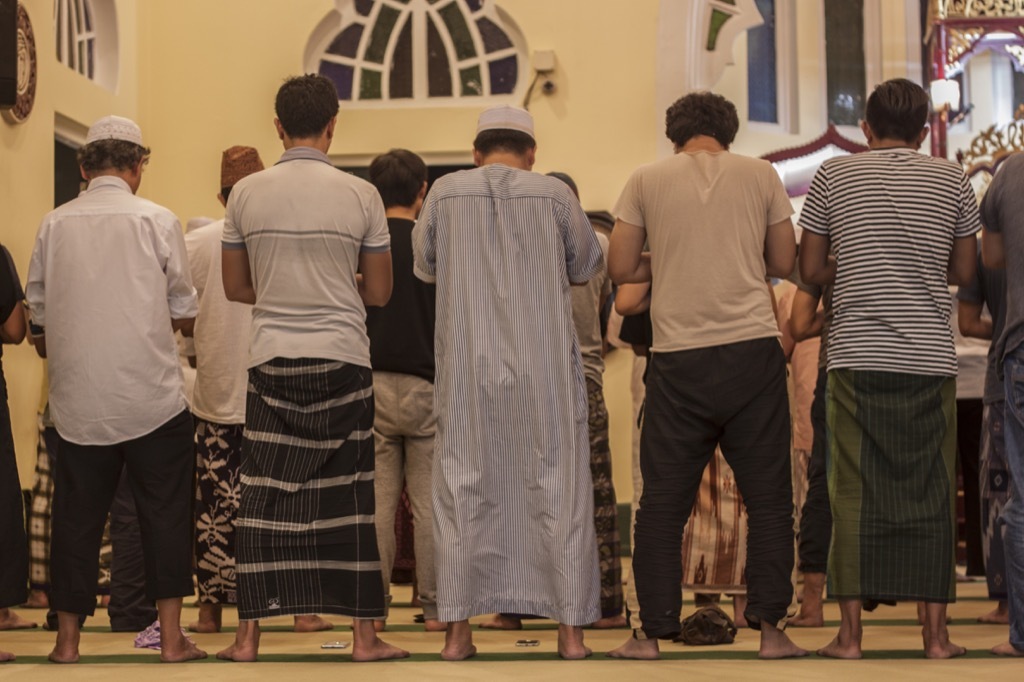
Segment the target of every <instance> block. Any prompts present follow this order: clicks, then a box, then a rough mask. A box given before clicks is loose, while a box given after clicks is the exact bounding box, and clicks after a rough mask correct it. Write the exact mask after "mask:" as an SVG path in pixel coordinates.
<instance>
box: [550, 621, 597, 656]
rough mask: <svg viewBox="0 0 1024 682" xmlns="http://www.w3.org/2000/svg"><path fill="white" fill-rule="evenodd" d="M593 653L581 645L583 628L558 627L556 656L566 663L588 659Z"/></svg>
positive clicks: (560, 625)
mask: <svg viewBox="0 0 1024 682" xmlns="http://www.w3.org/2000/svg"><path fill="white" fill-rule="evenodd" d="M593 653H594V652H593V651H591V650H590V649H589V648H588V647H586V646H584V644H583V628H581V627H574V626H572V625H562V624H561V623H559V625H558V655H559V657H561V658H563V659H565V660H567V661H578V660H581V659H584V658H588V657H589V656H590V655H591V654H593Z"/></svg>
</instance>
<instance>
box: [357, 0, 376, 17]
mask: <svg viewBox="0 0 1024 682" xmlns="http://www.w3.org/2000/svg"><path fill="white" fill-rule="evenodd" d="M372 9H373V0H356V11H357V12H359V13H360V14H361V15H363V16H364V17H368V16H370V10H372Z"/></svg>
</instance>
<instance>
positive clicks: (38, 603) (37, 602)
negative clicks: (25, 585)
mask: <svg viewBox="0 0 1024 682" xmlns="http://www.w3.org/2000/svg"><path fill="white" fill-rule="evenodd" d="M25 608H26V609H48V608H50V598H49V597H48V596H47V595H46V593H45V592H43V591H42V590H31V591H29V593H28V600H27V601H26V602H25Z"/></svg>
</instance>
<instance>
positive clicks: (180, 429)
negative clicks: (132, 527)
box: [50, 411, 195, 615]
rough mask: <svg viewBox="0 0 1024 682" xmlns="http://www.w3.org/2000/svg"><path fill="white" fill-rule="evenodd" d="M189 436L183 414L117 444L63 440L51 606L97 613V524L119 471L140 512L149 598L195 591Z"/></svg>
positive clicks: (101, 521) (100, 525)
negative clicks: (193, 582)
mask: <svg viewBox="0 0 1024 682" xmlns="http://www.w3.org/2000/svg"><path fill="white" fill-rule="evenodd" d="M192 438H193V429H192V418H191V416H190V415H189V413H188V412H187V411H186V412H182V413H181V414H179V415H178V416H176V417H174V418H173V419H171V420H170V421H169V422H167V423H165V424H164V425H162V426H160V427H159V428H158V429H156V430H155V431H153V432H152V433H149V434H146V435H145V436H141V437H140V438H136V439H134V440H130V441H126V442H124V443H118V444H115V445H78V444H75V443H71V442H69V441H67V440H65V439H64V438H61V440H60V446H59V447H60V457H59V458H58V459H57V471H56V477H55V479H54V491H53V492H54V496H53V537H52V540H51V546H50V573H51V582H52V589H51V592H50V604H51V605H52V606H53V608H54V609H56V610H57V611H65V612H69V613H77V614H85V615H92V614H93V612H94V610H95V608H96V581H97V579H98V577H99V550H100V541H101V539H102V535H103V525H104V523H105V522H106V517H107V513H108V512H109V511H110V510H111V502H112V501H113V499H114V495H115V491H116V490H117V486H118V482H119V480H120V478H121V473H122V470H123V471H124V472H125V473H126V475H127V478H128V482H129V486H130V488H131V491H132V494H133V497H134V498H135V505H136V508H137V511H138V518H139V526H140V530H141V543H142V553H143V557H144V564H145V575H146V597H147V599H149V600H152V601H156V600H158V599H169V598H173V597H185V596H188V595H191V594H193V592H194V589H193V584H192V504H193V496H194V494H195V493H194V490H193V487H192V485H193V476H194V472H195V451H194V448H193V441H192ZM115 561H116V558H115Z"/></svg>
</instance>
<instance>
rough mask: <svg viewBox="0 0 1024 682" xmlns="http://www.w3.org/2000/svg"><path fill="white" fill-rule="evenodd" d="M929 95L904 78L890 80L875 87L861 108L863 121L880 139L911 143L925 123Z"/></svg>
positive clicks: (919, 133) (926, 120)
mask: <svg viewBox="0 0 1024 682" xmlns="http://www.w3.org/2000/svg"><path fill="white" fill-rule="evenodd" d="M928 111H929V102H928V93H927V92H925V91H924V88H922V87H921V86H920V85H918V84H917V83H915V82H913V81H909V80H907V79H906V78H893V79H892V80H887V81H885V82H884V83H881V84H879V85H878V86H877V87H875V90H874V92H872V93H871V96H870V97H868V103H867V106H866V107H864V120H865V121H867V124H868V127H869V128H871V132H872V133H873V134H874V136H875V137H876V138H878V139H880V140H903V141H904V142H909V143H914V142H917V138H918V137H919V136H920V135H921V131H922V130H924V126H925V124H926V123H927V122H928Z"/></svg>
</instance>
